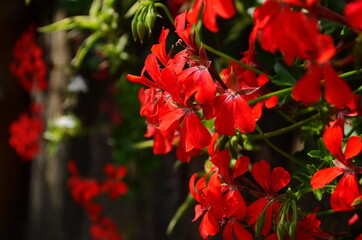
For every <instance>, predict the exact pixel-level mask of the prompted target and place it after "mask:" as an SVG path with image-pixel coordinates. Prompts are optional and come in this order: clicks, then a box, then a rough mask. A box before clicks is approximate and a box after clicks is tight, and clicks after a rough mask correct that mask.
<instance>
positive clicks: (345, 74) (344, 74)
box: [339, 69, 362, 78]
mask: <svg viewBox="0 0 362 240" xmlns="http://www.w3.org/2000/svg"><path fill="white" fill-rule="evenodd" d="M361 70H362V69H356V70H353V71H349V72H345V73H342V74H340V75H339V76H340V77H341V78H345V77H349V76H353V75H355V74H357V73H360V72H361Z"/></svg>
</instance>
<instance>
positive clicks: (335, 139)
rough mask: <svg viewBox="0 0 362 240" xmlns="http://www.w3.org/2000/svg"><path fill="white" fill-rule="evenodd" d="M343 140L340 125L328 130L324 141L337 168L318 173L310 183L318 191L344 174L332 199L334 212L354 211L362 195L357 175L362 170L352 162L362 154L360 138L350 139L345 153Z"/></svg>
mask: <svg viewBox="0 0 362 240" xmlns="http://www.w3.org/2000/svg"><path fill="white" fill-rule="evenodd" d="M342 140H343V132H342V128H341V127H340V126H339V125H334V126H333V127H327V128H326V131H325V132H324V135H323V141H324V144H325V145H326V147H327V149H328V150H329V151H330V152H331V154H332V155H333V156H334V157H335V158H336V160H334V161H333V162H334V164H335V167H330V168H326V169H322V170H319V171H317V172H316V173H315V174H314V175H313V177H312V179H311V182H310V183H311V185H312V187H313V189H318V188H322V187H324V186H325V185H326V184H328V183H330V182H331V181H332V180H333V179H335V178H336V177H338V176H339V175H342V174H344V176H343V177H342V179H341V180H340V181H339V183H338V184H337V187H336V189H335V190H334V192H333V193H332V196H331V199H330V202H331V207H332V208H333V210H334V211H349V210H352V209H353V207H352V206H351V204H352V203H353V201H354V200H355V199H356V198H357V197H359V195H360V193H359V189H358V182H357V178H356V173H362V168H360V167H356V166H355V165H354V164H353V162H352V158H353V157H355V156H357V155H358V154H359V153H360V152H361V149H362V142H361V139H360V137H358V136H353V137H350V138H349V139H348V141H347V144H346V147H345V151H344V152H343V148H342Z"/></svg>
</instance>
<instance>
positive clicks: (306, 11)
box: [127, 0, 362, 240]
mask: <svg viewBox="0 0 362 240" xmlns="http://www.w3.org/2000/svg"><path fill="white" fill-rule="evenodd" d="M235 14H236V7H235V5H234V1H208V0H200V1H198V0H196V1H194V3H193V5H192V9H191V10H190V12H187V11H185V12H184V13H181V14H180V15H178V16H177V17H176V19H175V21H174V25H175V33H176V35H177V36H178V38H179V40H178V41H177V43H176V45H181V46H182V47H183V50H181V51H179V52H177V53H176V54H175V53H174V52H173V51H172V50H174V48H173V49H171V50H170V51H167V50H166V42H167V37H168V35H169V34H170V30H168V29H165V28H163V29H162V32H161V35H160V37H159V42H158V43H157V44H154V45H153V46H152V47H151V54H149V55H148V56H147V58H146V60H145V64H144V68H143V70H142V72H141V75H140V76H135V75H131V74H128V75H127V78H128V80H129V81H131V82H136V83H141V84H143V85H144V86H146V87H147V88H142V89H141V90H140V92H139V99H140V101H141V110H140V115H141V116H143V117H145V118H146V122H147V126H148V129H147V133H146V136H147V137H153V139H154V148H153V149H154V153H155V154H166V153H168V152H170V151H171V149H172V147H173V146H174V145H176V143H177V150H176V156H177V158H178V159H179V160H181V161H183V162H189V161H190V159H191V157H192V156H196V155H199V154H200V153H201V152H202V151H203V150H204V148H207V151H208V155H209V158H208V159H209V161H207V164H205V165H206V166H207V167H206V169H207V170H206V171H205V173H204V175H203V176H200V177H199V178H198V174H194V175H192V177H191V180H190V186H189V188H190V193H191V194H192V196H193V197H194V198H195V200H196V201H197V202H198V204H197V205H196V206H195V217H194V219H193V221H196V220H198V219H201V222H200V227H199V232H200V235H201V237H202V238H203V239H209V237H210V236H216V235H222V239H225V240H233V239H253V238H254V237H259V236H263V237H264V238H265V239H279V240H280V239H316V238H325V239H328V238H330V239H331V238H335V237H336V236H338V233H337V232H333V231H330V232H326V231H324V230H322V229H321V228H320V226H321V221H320V220H319V219H318V218H317V216H318V214H317V213H314V212H307V211H306V210H303V209H301V207H300V206H298V204H299V201H300V199H301V198H302V197H303V196H305V195H306V194H307V193H308V192H313V193H314V195H315V196H316V198H317V199H318V200H320V199H321V198H322V197H321V194H322V195H323V193H328V194H325V195H323V196H326V197H328V198H329V200H330V208H331V209H330V210H329V212H328V213H333V212H339V211H351V212H355V211H356V209H358V208H361V203H362V191H361V189H362V187H361V181H359V177H360V175H361V174H362V168H361V166H359V162H358V161H359V159H358V155H359V153H360V152H361V150H362V142H361V138H360V136H358V135H360V134H361V130H360V128H359V127H358V126H359V121H360V120H361V119H360V115H361V112H362V111H361V102H360V95H358V92H359V91H361V90H362V89H361V87H360V86H358V85H357V88H356V87H355V86H354V85H353V84H349V83H348V82H347V81H345V79H343V78H342V76H341V75H340V74H338V67H341V66H343V64H340V63H339V64H336V63H337V62H338V61H337V60H336V58H337V56H339V54H341V52H342V50H344V51H345V52H343V54H351V50H349V52H348V50H346V49H349V48H350V47H351V46H354V45H355V44H356V43H355V42H354V41H352V42H351V41H350V39H347V38H346V39H344V38H343V39H342V38H341V39H340V40H339V42H337V41H336V40H335V39H334V36H333V35H332V34H329V32H328V31H326V30H325V29H323V26H322V24H321V19H323V20H324V21H331V22H332V21H333V22H337V23H338V24H340V25H342V26H344V31H349V34H350V36H353V37H356V36H357V34H360V33H361V28H362V25H361V24H359V22H360V20H361V18H362V5H361V1H348V4H346V6H345V9H344V15H340V14H338V13H336V12H334V11H332V10H331V9H329V8H327V7H325V6H323V5H322V3H321V1H318V0H267V1H264V2H263V3H262V4H261V5H260V6H258V7H256V9H255V11H254V13H253V20H254V25H253V28H252V30H251V32H250V35H249V50H248V51H246V52H244V56H243V57H242V58H241V60H239V61H238V60H236V59H233V58H232V57H228V56H226V54H224V53H220V52H219V51H217V50H215V49H213V48H212V47H209V46H208V45H203V44H198V41H197V38H198V36H197V34H196V33H195V32H194V31H193V29H194V25H196V24H198V23H203V24H204V26H205V27H206V28H207V29H208V30H210V31H212V32H218V30H219V29H218V26H217V21H216V20H217V16H220V17H222V18H226V19H230V18H232V17H233V16H234V15H235ZM296 26H297V27H296ZM196 28H198V27H196ZM330 31H332V30H330ZM360 36H361V35H359V37H358V38H357V40H356V42H360ZM356 48H357V47H356ZM205 49H206V50H210V51H211V52H213V53H214V54H216V55H218V56H220V57H223V58H225V59H227V60H229V66H226V68H224V69H222V70H221V71H220V72H218V71H217V70H216V69H215V67H214V66H213V63H212V61H211V60H210V59H209V58H208V56H207V54H206V50H205ZM261 51H263V52H268V54H274V56H275V58H277V59H278V62H277V64H280V63H282V64H283V66H284V67H285V69H293V70H297V71H298V74H295V75H293V71H292V70H291V71H290V72H287V71H285V72H284V76H286V75H288V76H291V75H292V76H291V77H290V78H295V81H294V82H292V81H290V82H287V80H285V83H282V84H278V83H280V82H281V81H283V80H284V79H281V80H280V79H279V80H278V81H279V82H278V81H276V77H273V74H278V71H277V70H278V68H275V67H274V70H275V72H268V70H266V69H265V68H264V66H263V65H262V63H260V56H259V55H260V52H261ZM346 52H347V53H346ZM225 56H226V57H225ZM348 59H352V58H348ZM352 61H354V60H352ZM356 61H357V60H356ZM356 73H357V70H356V71H352V72H350V73H348V74H345V76H349V75H353V74H356ZM296 76H298V77H296ZM278 77H280V76H278ZM298 78H299V79H298ZM270 80H271V81H270ZM273 84H275V85H273ZM357 84H358V83H357ZM359 85H360V83H359ZM269 86H272V88H269ZM283 86H290V88H284V89H279V90H277V91H275V92H272V91H271V89H276V88H277V87H283ZM354 88H355V89H354ZM287 94H289V95H288V97H285V95H287ZM278 96H282V97H283V98H282V99H279V98H278ZM286 103H288V104H290V105H293V106H294V107H295V106H297V107H295V108H299V109H303V110H302V111H304V114H305V113H311V112H314V113H316V115H314V116H313V117H311V118H305V119H304V120H303V121H301V122H300V123H298V122H297V120H294V119H293V118H294V117H293V116H292V117H290V118H291V119H292V121H294V123H293V124H291V126H288V127H286V128H284V129H280V130H279V131H278V130H277V131H274V132H270V133H264V132H263V131H262V130H261V128H260V127H259V126H258V125H257V124H258V120H259V119H260V118H261V117H262V113H263V109H264V107H265V108H269V109H274V110H276V111H277V110H278V109H277V108H275V107H276V106H278V107H285V108H287V104H286ZM306 106H307V107H309V108H305V107H306ZM302 111H300V112H302ZM281 115H283V116H286V114H285V113H284V112H281ZM287 119H288V118H287ZM288 120H290V119H288ZM292 121H291V122H292ZM312 121H315V122H314V124H318V126H319V129H318V130H317V131H318V134H317V135H318V136H321V137H320V140H319V144H318V145H319V150H315V151H312V152H310V153H308V155H309V156H314V157H316V158H319V159H321V160H322V161H323V163H322V164H320V162H314V163H315V165H316V166H317V165H320V166H319V167H315V165H310V166H309V167H308V166H307V171H308V173H305V172H303V173H298V174H295V176H294V174H291V173H289V171H287V170H286V169H284V168H282V167H274V168H272V167H271V166H270V163H268V162H267V161H264V160H261V161H260V160H259V161H258V160H256V161H255V160H254V159H251V158H250V157H249V156H248V154H247V150H249V149H250V146H247V145H248V144H249V143H250V142H252V141H253V140H259V139H264V140H265V141H266V142H267V143H268V144H269V145H270V146H271V147H272V148H274V149H277V151H278V152H279V153H281V154H282V155H284V156H286V157H287V158H289V159H290V160H291V161H294V162H297V163H298V164H299V165H301V166H306V165H307V161H308V160H306V162H303V161H300V160H299V159H296V158H294V157H293V156H291V155H289V154H288V153H285V152H283V151H282V150H281V149H278V148H277V147H276V146H275V145H274V144H273V143H272V142H271V141H270V140H269V139H268V138H270V137H274V136H277V135H280V134H283V133H285V132H287V131H290V130H294V129H296V128H299V127H301V126H302V125H303V124H305V123H308V122H309V123H311V122H312ZM345 128H348V129H349V130H348V132H347V130H346V132H345ZM255 130H257V132H259V134H258V135H257V134H253V132H254V131H255ZM316 153H318V154H316ZM210 166H211V167H210ZM311 166H313V167H311ZM304 170H305V169H304ZM299 171H303V170H300V169H299ZM292 176H293V177H294V178H293V177H292ZM300 176H302V177H300ZM334 179H336V181H334ZM293 180H295V183H294V182H293V184H291V183H292V181H293ZM298 181H299V185H298ZM292 186H293V187H292ZM295 186H297V187H295ZM318 194H319V195H320V196H319V197H318ZM318 207H320V206H317V208H315V209H318ZM315 211H318V210H315ZM354 221H355V219H353V220H351V221H350V222H351V224H353V222H354ZM351 224H350V225H351ZM358 234H359V233H358ZM358 234H354V235H353V236H354V238H356V237H357V235H358ZM358 238H360V236H359V237H357V239H358Z"/></svg>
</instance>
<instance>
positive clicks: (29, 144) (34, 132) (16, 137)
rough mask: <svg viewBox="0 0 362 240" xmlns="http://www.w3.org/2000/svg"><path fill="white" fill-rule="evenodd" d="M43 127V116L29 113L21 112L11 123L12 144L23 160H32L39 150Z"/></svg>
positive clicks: (10, 140) (10, 141)
mask: <svg viewBox="0 0 362 240" xmlns="http://www.w3.org/2000/svg"><path fill="white" fill-rule="evenodd" d="M42 129H43V121H42V120H41V118H40V117H37V116H34V117H32V116H30V115H29V114H27V113H23V114H21V115H20V117H19V119H18V120H16V121H15V122H13V123H12V124H11V125H10V127H9V131H10V135H11V136H10V139H9V143H10V146H12V147H13V148H15V151H16V153H17V154H18V155H19V156H20V157H21V159H22V160H31V159H33V158H34V157H35V156H36V154H37V153H38V152H39V150H40V146H39V141H40V139H41V133H42Z"/></svg>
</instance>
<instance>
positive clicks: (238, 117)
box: [127, 13, 276, 162]
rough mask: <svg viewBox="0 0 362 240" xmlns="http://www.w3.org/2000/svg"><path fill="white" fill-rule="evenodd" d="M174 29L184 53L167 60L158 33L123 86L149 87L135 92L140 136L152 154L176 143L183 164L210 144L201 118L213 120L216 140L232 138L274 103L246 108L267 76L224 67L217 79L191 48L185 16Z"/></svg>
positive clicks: (259, 92)
mask: <svg viewBox="0 0 362 240" xmlns="http://www.w3.org/2000/svg"><path fill="white" fill-rule="evenodd" d="M175 27H176V33H177V34H178V36H179V37H180V39H181V40H182V41H183V43H184V44H185V45H184V48H185V49H184V50H183V51H181V52H179V53H178V54H176V55H175V56H173V57H172V56H171V51H170V52H169V53H167V52H166V38H167V36H168V34H169V30H168V29H163V30H162V33H161V36H160V39H159V44H155V45H154V46H153V47H152V48H151V51H152V53H151V54H150V55H149V56H148V57H147V59H146V61H145V67H144V69H143V71H142V75H141V76H134V75H130V74H129V75H127V77H128V80H129V81H132V82H138V83H142V84H144V85H146V86H148V87H149V88H148V89H141V90H140V93H139V98H140V101H141V103H142V107H141V112H140V114H141V115H142V116H144V117H146V120H147V123H148V132H147V135H146V136H149V137H150V136H154V141H155V144H154V153H156V154H165V153H168V152H169V151H171V149H172V144H173V143H174V142H175V141H176V140H177V139H178V140H179V144H178V147H177V157H178V158H179V159H180V160H181V161H183V162H188V161H190V156H194V155H197V154H199V153H200V151H201V150H202V149H203V148H204V147H206V146H208V145H209V144H210V142H211V134H210V132H209V131H208V130H207V129H206V127H205V126H204V125H203V124H202V120H203V119H205V120H210V119H213V118H215V128H216V132H218V133H219V134H222V135H229V136H232V135H234V133H235V130H236V129H239V131H241V132H242V133H249V132H252V131H254V129H255V125H256V121H257V120H258V119H259V118H260V116H261V112H262V106H263V103H264V102H266V104H267V106H268V107H273V106H274V105H275V104H276V101H275V98H273V99H271V101H270V100H269V101H268V100H266V101H264V102H261V103H259V104H255V105H254V106H252V107H250V106H249V105H248V104H247V101H249V100H252V99H255V98H257V97H259V96H262V95H263V90H262V87H263V85H264V84H265V83H266V82H268V79H267V77H266V76H265V75H259V76H257V75H256V74H255V73H254V72H252V71H251V70H243V69H240V68H239V67H234V68H235V69H233V68H232V67H230V68H229V69H225V71H224V73H225V76H224V77H223V78H221V77H220V76H219V75H218V74H217V73H216V71H215V69H214V68H213V66H212V65H211V63H210V61H209V59H208V58H207V56H206V53H205V49H204V48H202V47H200V48H199V47H197V45H196V43H195V41H194V39H193V36H192V35H191V25H186V14H185V13H184V14H181V15H179V16H178V17H177V18H176V25H175ZM159 63H161V64H162V65H163V68H160V67H159ZM187 65H188V66H187ZM186 66H187V67H186ZM235 72H238V73H240V75H239V76H237V75H235ZM146 73H147V74H148V75H149V77H150V78H151V79H149V78H148V77H147V76H146ZM214 79H216V82H215V80H214ZM273 103H274V104H273Z"/></svg>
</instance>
